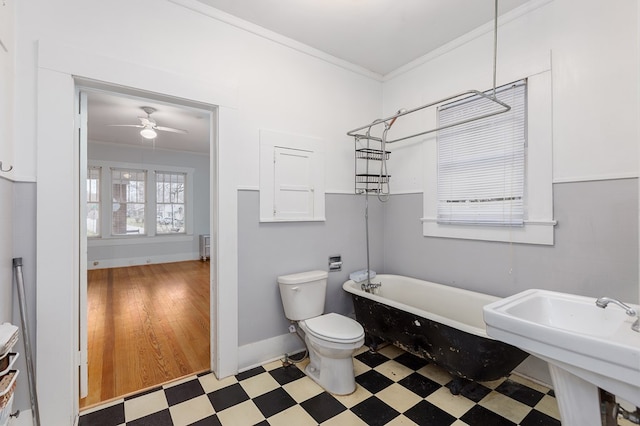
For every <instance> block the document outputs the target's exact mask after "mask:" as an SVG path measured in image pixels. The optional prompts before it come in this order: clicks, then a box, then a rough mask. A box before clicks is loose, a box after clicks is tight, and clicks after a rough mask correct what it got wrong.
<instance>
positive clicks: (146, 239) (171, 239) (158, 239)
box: [87, 234, 196, 247]
mask: <svg viewBox="0 0 640 426" xmlns="http://www.w3.org/2000/svg"><path fill="white" fill-rule="evenodd" d="M195 238H196V237H195V235H193V234H186V235H185V234H175V235H165V234H160V235H140V236H137V235H133V236H123V235H118V236H114V237H102V238H99V237H95V238H88V239H87V241H88V246H89V247H105V246H129V245H136V244H156V243H183V242H188V241H193V240H194V239H195Z"/></svg>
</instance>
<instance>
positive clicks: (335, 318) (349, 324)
mask: <svg viewBox="0 0 640 426" xmlns="http://www.w3.org/2000/svg"><path fill="white" fill-rule="evenodd" d="M304 325H305V327H304V328H305V329H306V330H305V331H306V332H307V333H309V334H310V335H312V336H314V337H316V338H318V339H321V340H326V341H329V342H334V343H356V342H357V341H359V340H361V339H363V338H364V329H363V328H362V326H361V325H360V324H359V323H358V322H357V321H354V320H352V319H351V318H348V317H345V316H343V315H339V314H336V313H329V314H325V315H321V316H319V317H314V318H310V319H308V320H305V321H304Z"/></svg>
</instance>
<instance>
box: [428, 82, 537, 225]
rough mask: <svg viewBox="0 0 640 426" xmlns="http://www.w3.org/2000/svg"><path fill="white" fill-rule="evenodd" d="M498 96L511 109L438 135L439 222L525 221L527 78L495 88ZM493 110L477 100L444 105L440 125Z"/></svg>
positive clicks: (487, 104)
mask: <svg viewBox="0 0 640 426" xmlns="http://www.w3.org/2000/svg"><path fill="white" fill-rule="evenodd" d="M485 93H486V94H489V92H485ZM497 98H498V99H499V100H501V101H503V102H505V103H506V104H508V105H509V106H511V110H510V111H508V112H506V113H503V114H498V115H495V116H492V117H489V118H485V119H482V120H478V121H474V122H470V123H466V124H462V125H458V126H455V127H451V128H449V129H444V130H442V131H440V132H438V222H439V223H445V224H447V223H455V224H480V225H508V226H522V225H523V223H524V179H525V149H526V80H523V81H520V82H517V83H513V84H509V85H505V86H502V87H500V88H498V91H497ZM495 108H496V106H495V103H493V102H492V101H490V100H488V99H485V98H483V97H479V96H475V97H471V98H468V99H465V100H462V101H458V102H454V103H452V104H449V105H444V106H442V107H441V108H439V110H438V120H439V125H440V126H442V125H447V124H451V123H454V122H459V121H462V120H465V119H469V118H472V117H477V116H479V115H483V114H486V113H489V112H492V111H495Z"/></svg>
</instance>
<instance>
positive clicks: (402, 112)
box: [387, 108, 407, 129]
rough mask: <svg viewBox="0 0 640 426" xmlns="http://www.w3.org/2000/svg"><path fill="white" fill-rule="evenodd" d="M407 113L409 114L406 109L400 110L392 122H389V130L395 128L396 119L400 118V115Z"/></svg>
mask: <svg viewBox="0 0 640 426" xmlns="http://www.w3.org/2000/svg"><path fill="white" fill-rule="evenodd" d="M405 112H407V109H406V108H400V109H399V110H398V112H396V115H395V117H393V118H392V119H391V121H390V122H389V125H388V126H387V129H390V128H391V126H393V123H395V122H396V119H397V118H398V115H400V114H404V113H405Z"/></svg>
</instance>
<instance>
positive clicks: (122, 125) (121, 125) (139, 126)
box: [105, 124, 144, 129]
mask: <svg viewBox="0 0 640 426" xmlns="http://www.w3.org/2000/svg"><path fill="white" fill-rule="evenodd" d="M105 125H106V126H110V127H137V128H139V129H141V128H143V127H144V126H142V125H140V124H105Z"/></svg>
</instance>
